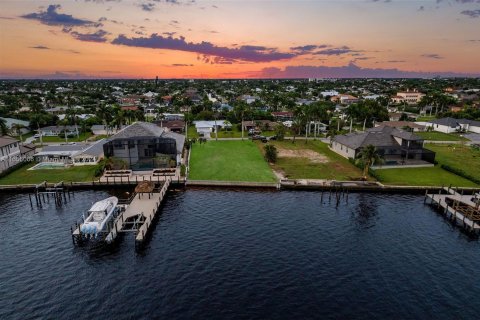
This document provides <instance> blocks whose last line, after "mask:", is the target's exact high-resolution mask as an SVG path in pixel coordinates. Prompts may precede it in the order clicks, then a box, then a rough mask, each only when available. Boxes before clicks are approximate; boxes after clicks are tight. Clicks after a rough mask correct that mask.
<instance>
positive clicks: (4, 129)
mask: <svg viewBox="0 0 480 320" xmlns="http://www.w3.org/2000/svg"><path fill="white" fill-rule="evenodd" d="M8 132H9V130H8V126H7V122H6V121H5V119H2V118H0V135H2V136H6V135H8Z"/></svg>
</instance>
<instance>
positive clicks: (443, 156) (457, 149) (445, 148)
mask: <svg viewBox="0 0 480 320" xmlns="http://www.w3.org/2000/svg"><path fill="white" fill-rule="evenodd" d="M425 148H427V149H430V150H432V151H435V152H436V156H435V160H437V161H438V163H440V164H444V165H448V166H450V167H452V168H455V169H458V170H460V171H463V172H465V173H466V174H467V175H469V176H472V177H476V178H478V179H480V150H474V149H473V148H471V147H469V146H462V145H459V144H451V145H439V144H426V145H425Z"/></svg>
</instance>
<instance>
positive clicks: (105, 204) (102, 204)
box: [89, 199, 112, 212]
mask: <svg viewBox="0 0 480 320" xmlns="http://www.w3.org/2000/svg"><path fill="white" fill-rule="evenodd" d="M111 207H112V202H111V201H110V200H108V199H105V200H102V201H98V202H96V203H95V204H94V205H93V206H92V207H91V208H90V210H89V211H90V212H98V211H103V212H105V210H108V209H109V208H111Z"/></svg>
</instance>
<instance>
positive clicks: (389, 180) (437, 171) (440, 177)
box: [375, 166, 477, 187]
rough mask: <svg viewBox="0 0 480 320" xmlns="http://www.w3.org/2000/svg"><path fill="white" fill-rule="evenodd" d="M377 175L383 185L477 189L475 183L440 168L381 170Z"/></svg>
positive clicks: (377, 171) (376, 171)
mask: <svg viewBox="0 0 480 320" xmlns="http://www.w3.org/2000/svg"><path fill="white" fill-rule="evenodd" d="M375 173H376V174H377V176H378V177H379V179H380V182H382V183H383V184H390V185H401V186H402V185H403V186H442V185H444V186H449V185H450V184H451V185H452V186H456V187H477V185H476V184H475V183H473V182H472V181H470V180H467V179H465V178H462V177H460V176H457V175H455V174H453V173H450V172H448V171H446V170H443V169H442V168H440V166H435V167H429V168H400V169H381V170H375Z"/></svg>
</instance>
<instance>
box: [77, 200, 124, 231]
mask: <svg viewBox="0 0 480 320" xmlns="http://www.w3.org/2000/svg"><path fill="white" fill-rule="evenodd" d="M117 204H118V198H117V197H110V198H107V199H104V200H101V201H98V202H95V203H94V204H93V206H92V207H91V208H90V210H88V217H87V218H86V219H85V220H84V222H83V223H82V224H81V225H80V231H81V232H82V233H83V234H86V235H92V236H96V235H97V234H98V233H99V232H101V231H102V230H103V229H104V227H105V226H106V224H107V223H108V221H110V219H112V218H113V214H114V212H115V210H116V208H117Z"/></svg>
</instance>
